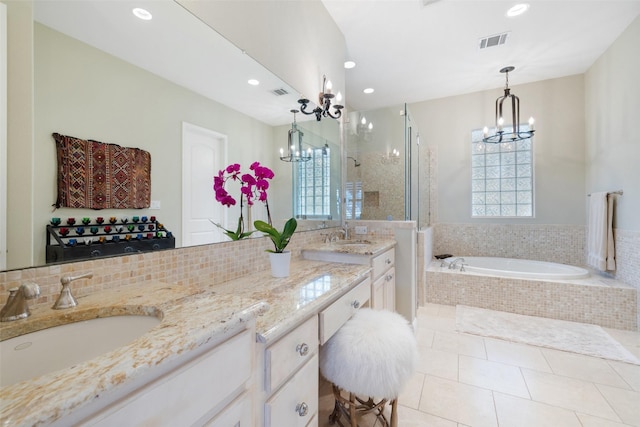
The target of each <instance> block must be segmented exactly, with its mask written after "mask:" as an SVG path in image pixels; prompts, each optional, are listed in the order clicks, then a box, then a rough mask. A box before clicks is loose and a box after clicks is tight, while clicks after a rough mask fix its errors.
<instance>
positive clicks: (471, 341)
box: [432, 331, 487, 359]
mask: <svg viewBox="0 0 640 427" xmlns="http://www.w3.org/2000/svg"><path fill="white" fill-rule="evenodd" d="M432 347H433V349H434V350H440V351H446V352H449V353H456V354H464V355H465V356H471V357H477V358H478V359H486V358H487V352H486V350H485V347H484V340H483V339H482V338H481V337H477V336H474V335H466V334H460V333H457V332H443V331H438V332H436V334H435V336H434V338H433V345H432Z"/></svg>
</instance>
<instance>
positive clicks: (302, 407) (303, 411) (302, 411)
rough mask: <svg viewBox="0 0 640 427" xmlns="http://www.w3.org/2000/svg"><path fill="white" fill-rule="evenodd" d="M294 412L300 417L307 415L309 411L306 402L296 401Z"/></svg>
mask: <svg viewBox="0 0 640 427" xmlns="http://www.w3.org/2000/svg"><path fill="white" fill-rule="evenodd" d="M296 412H297V413H298V415H300V416H301V417H304V416H305V415H307V414H308V413H309V405H307V404H306V403H304V402H302V403H298V404H297V405H296Z"/></svg>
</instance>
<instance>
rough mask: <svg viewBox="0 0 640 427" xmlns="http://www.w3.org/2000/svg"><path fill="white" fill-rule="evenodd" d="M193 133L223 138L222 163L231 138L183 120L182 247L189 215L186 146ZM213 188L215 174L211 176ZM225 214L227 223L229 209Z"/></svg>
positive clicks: (224, 217)
mask: <svg viewBox="0 0 640 427" xmlns="http://www.w3.org/2000/svg"><path fill="white" fill-rule="evenodd" d="M193 133H201V134H205V135H207V136H209V137H211V138H215V139H217V140H221V141H222V150H223V154H222V163H223V164H225V165H226V164H227V161H228V160H227V156H228V152H229V150H228V144H229V140H228V137H227V135H225V134H223V133H220V132H216V131H213V130H211V129H207V128H204V127H202V126H198V125H194V124H192V123H188V122H182V176H181V180H182V200H181V202H182V210H181V216H182V236H181V239H180V241H181V247H184V246H185V236H186V235H187V233H186V230H187V215H186V195H187V185H186V180H185V173H186V168H187V166H188V165H187V157H188V156H187V155H186V154H187V153H185V150H186V146H185V140H186V138H187V135H188V134H193ZM211 188H213V175H212V176H211ZM211 197H214V195H213V193H212V195H211ZM223 212H224V214H223V222H222V223H223V224H224V225H226V224H227V209H225V210H224V211H223Z"/></svg>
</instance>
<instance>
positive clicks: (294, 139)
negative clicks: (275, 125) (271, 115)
mask: <svg viewBox="0 0 640 427" xmlns="http://www.w3.org/2000/svg"><path fill="white" fill-rule="evenodd" d="M291 112H292V113H293V123H291V129H289V132H288V138H287V155H286V156H285V155H284V149H283V148H281V149H280V160H282V161H283V162H307V161H309V160H311V147H309V148H308V149H307V151H304V150H303V149H302V137H303V136H304V133H303V132H302V131H301V130H300V129H298V124H297V123H296V113H298V112H299V111H298V110H291Z"/></svg>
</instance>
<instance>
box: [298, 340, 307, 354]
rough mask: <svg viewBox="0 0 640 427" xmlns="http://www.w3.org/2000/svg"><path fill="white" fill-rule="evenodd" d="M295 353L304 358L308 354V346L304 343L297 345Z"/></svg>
mask: <svg viewBox="0 0 640 427" xmlns="http://www.w3.org/2000/svg"><path fill="white" fill-rule="evenodd" d="M296 351H297V352H298V353H300V356H306V355H307V353H309V346H308V345H307V344H306V343H302V344H298V346H297V347H296Z"/></svg>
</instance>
